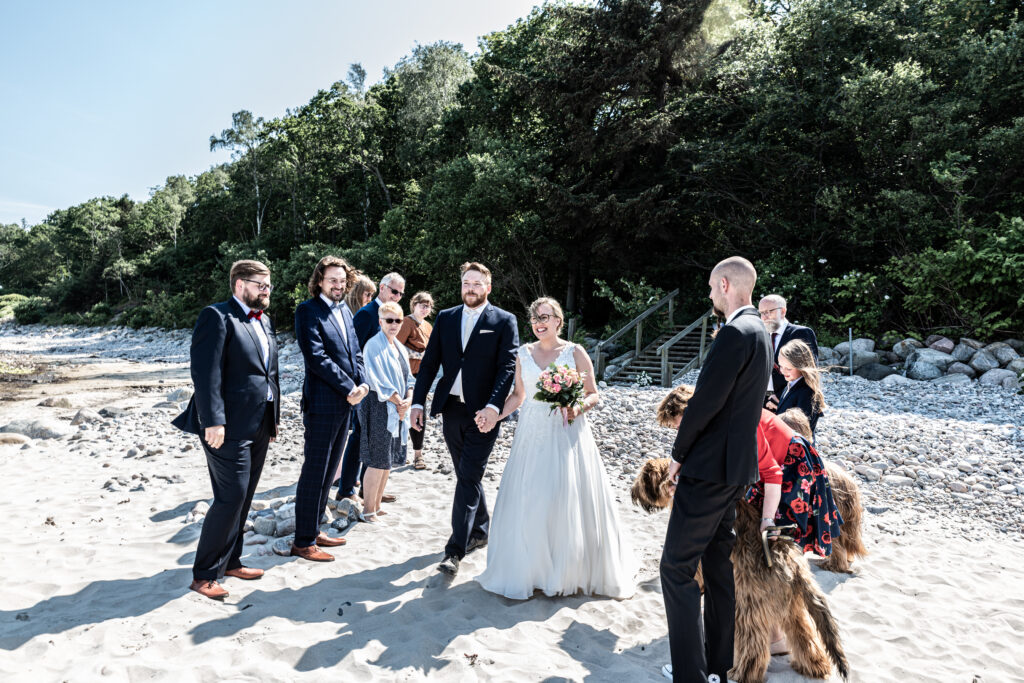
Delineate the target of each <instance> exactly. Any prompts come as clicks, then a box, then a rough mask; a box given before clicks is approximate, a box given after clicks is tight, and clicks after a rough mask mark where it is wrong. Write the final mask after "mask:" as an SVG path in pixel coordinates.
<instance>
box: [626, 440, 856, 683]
mask: <svg viewBox="0 0 1024 683" xmlns="http://www.w3.org/2000/svg"><path fill="white" fill-rule="evenodd" d="M668 467H669V459H668V458H657V459H652V460H648V461H647V462H646V463H644V466H643V468H642V469H641V470H640V474H639V475H638V476H637V478H636V481H635V482H634V483H633V487H632V489H631V495H632V498H633V503H635V504H636V505H639V506H640V507H642V508H643V509H644V510H646V511H647V512H653V511H654V510H657V509H662V508H667V507H669V506H670V505H671V504H672V497H671V495H670V494H669V492H670V491H671V484H670V482H669V481H668ZM759 527H760V512H759V511H758V510H756V509H755V508H754V506H752V505H750V504H749V503H747V502H746V501H742V500H741V501H740V502H738V503H737V504H736V545H735V547H734V548H733V552H732V561H733V569H734V575H735V581H736V641H735V642H736V652H735V658H734V660H735V661H734V665H733V669H732V672H731V677H733V678H735V679H736V680H737V681H739V683H754V682H755V681H763V680H764V675H765V672H766V671H767V669H768V662H769V661H770V660H771V643H772V633H773V630H774V628H775V626H776V625H778V626H780V627H781V628H782V631H783V632H784V633H785V634H786V639H787V641H788V642H789V647H790V648H791V656H790V663H791V665H792V667H793V669H794V670H795V671H796V672H797V673H799V674H801V675H803V676H807V677H810V678H828V677H829V676H830V675H831V673H832V663H833V662H834V663H835V666H836V669H838V671H839V673H840V675H841V676H842V677H843V678H844V679H845V678H847V677H848V675H849V665H848V664H847V661H846V655H845V653H844V652H843V647H842V643H841V642H840V639H839V629H838V627H837V625H836V622H835V619H834V618H833V616H832V612H831V610H829V607H828V602H827V601H826V600H825V594H824V593H823V592H822V591H821V587H820V586H818V583H817V582H816V581H815V580H814V577H813V576H812V575H811V571H810V566H809V565H808V563H807V560H806V559H805V558H804V556H803V553H802V552H801V551H800V549H799V548H797V547H796V545H795V544H793V543H790V542H788V541H785V540H778V541H774V542H772V543H770V551H771V554H772V566H771V568H769V567H768V565H767V563H766V562H765V558H764V551H763V548H762V545H761V534H760V533H759ZM697 581H698V583H699V584H700V585H701V586H702V588H703V576H702V574H701V570H700V567H698V568H697Z"/></svg>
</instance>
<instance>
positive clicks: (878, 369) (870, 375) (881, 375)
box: [854, 363, 896, 382]
mask: <svg viewBox="0 0 1024 683" xmlns="http://www.w3.org/2000/svg"><path fill="white" fill-rule="evenodd" d="M854 374H855V375H857V376H859V377H863V378H864V379H869V380H871V381H872V382H878V381H879V380H883V379H885V378H886V377H888V376H889V375H894V374H896V370H894V369H893V368H891V367H889V366H888V365H882V364H881V363H868V364H867V365H863V366H861V367H859V368H857V370H856V371H854Z"/></svg>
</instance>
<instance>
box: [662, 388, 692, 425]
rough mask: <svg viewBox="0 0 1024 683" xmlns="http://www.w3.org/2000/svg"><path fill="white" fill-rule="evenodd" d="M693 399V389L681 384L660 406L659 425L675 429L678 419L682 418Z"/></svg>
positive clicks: (669, 393)
mask: <svg viewBox="0 0 1024 683" xmlns="http://www.w3.org/2000/svg"><path fill="white" fill-rule="evenodd" d="M691 398H693V387H691V386H688V385H686V384H680V385H679V386H678V387H676V388H675V389H673V390H672V391H670V392H668V395H667V396H665V398H663V399H661V403H659V404H658V424H660V425H661V426H662V427H675V424H673V423H674V422H675V421H676V418H678V417H681V416H682V414H683V411H684V410H686V406H687V405H689V403H690V399H691Z"/></svg>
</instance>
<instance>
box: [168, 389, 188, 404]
mask: <svg viewBox="0 0 1024 683" xmlns="http://www.w3.org/2000/svg"><path fill="white" fill-rule="evenodd" d="M190 398H192V390H191V389H189V388H187V387H182V388H181V389H175V390H174V391H172V392H171V393H169V394H167V400H168V401H170V402H171V403H184V402H185V401H187V400H189V399H190Z"/></svg>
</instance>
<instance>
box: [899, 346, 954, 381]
mask: <svg viewBox="0 0 1024 683" xmlns="http://www.w3.org/2000/svg"><path fill="white" fill-rule="evenodd" d="M920 362H923V363H928V364H929V365H934V366H935V367H937V368H938V369H939V370H941V371H942V372H945V371H946V369H947V368H948V367H949V366H950V365H952V364H953V363H955V362H956V358H953V356H951V355H950V354H948V353H942V352H941V351H936V350H935V349H918V350H917V351H914V352H913V353H912V354H910V355H909V356H907V369H908V370H909V369H910V367H911V366H912V365H913V364H914V363H920ZM907 376H908V377H909V376H910V373H909V372H908V373H907ZM929 379H930V378H929Z"/></svg>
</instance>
